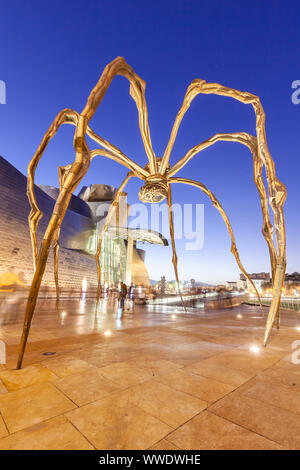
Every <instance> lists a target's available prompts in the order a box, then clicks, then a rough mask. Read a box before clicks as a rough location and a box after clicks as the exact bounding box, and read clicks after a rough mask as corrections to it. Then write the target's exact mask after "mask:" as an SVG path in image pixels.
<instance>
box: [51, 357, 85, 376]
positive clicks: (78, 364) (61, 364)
mask: <svg viewBox="0 0 300 470" xmlns="http://www.w3.org/2000/svg"><path fill="white" fill-rule="evenodd" d="M43 365H44V366H45V367H47V368H48V369H49V370H50V371H51V372H53V373H54V374H56V375H58V376H59V377H67V376H68V375H72V374H79V373H80V372H86V371H87V370H91V369H93V368H94V366H92V365H91V364H89V363H88V362H86V361H83V360H81V359H77V358H76V357H75V356H60V357H55V358H53V359H48V360H46V361H44V362H43Z"/></svg>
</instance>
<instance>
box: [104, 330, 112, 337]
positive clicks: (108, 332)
mask: <svg viewBox="0 0 300 470" xmlns="http://www.w3.org/2000/svg"><path fill="white" fill-rule="evenodd" d="M103 334H104V336H110V335H111V331H110V330H105V331H104V333H103Z"/></svg>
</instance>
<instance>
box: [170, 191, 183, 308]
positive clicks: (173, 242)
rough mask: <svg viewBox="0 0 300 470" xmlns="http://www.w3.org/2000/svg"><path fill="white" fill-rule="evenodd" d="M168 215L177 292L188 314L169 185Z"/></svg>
mask: <svg viewBox="0 0 300 470" xmlns="http://www.w3.org/2000/svg"><path fill="white" fill-rule="evenodd" d="M167 201H168V213H169V225H170V236H171V243H172V252H173V256H172V263H173V267H174V273H175V279H176V285H177V290H178V293H179V295H180V299H181V303H182V306H183V308H184V311H185V312H186V306H185V303H184V301H183V297H182V293H181V290H180V284H179V276H178V266H177V253H176V246H175V237H174V224H173V212H172V192H171V185H170V184H169V185H168V198H167Z"/></svg>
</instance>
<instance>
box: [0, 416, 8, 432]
mask: <svg viewBox="0 0 300 470" xmlns="http://www.w3.org/2000/svg"><path fill="white" fill-rule="evenodd" d="M7 435H8V432H7V429H6V426H5V423H4V420H3V418H2V416H1V414H0V438H1V437H4V436H7Z"/></svg>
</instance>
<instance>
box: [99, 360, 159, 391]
mask: <svg viewBox="0 0 300 470" xmlns="http://www.w3.org/2000/svg"><path fill="white" fill-rule="evenodd" d="M99 371H100V372H101V374H102V375H103V376H104V377H106V378H107V379H109V380H112V381H113V382H115V383H116V384H118V385H119V386H121V387H130V386H132V385H137V384H139V383H141V382H145V381H146V380H149V379H151V378H153V373H152V372H151V371H148V370H145V369H139V368H137V367H134V366H131V365H130V364H128V363H126V362H115V363H113V364H110V365H108V366H105V367H101V368H100V369H99Z"/></svg>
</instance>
